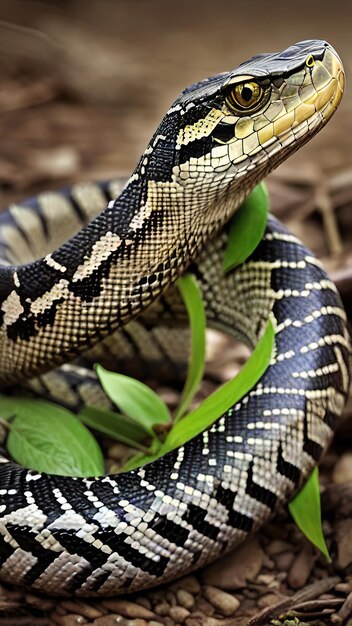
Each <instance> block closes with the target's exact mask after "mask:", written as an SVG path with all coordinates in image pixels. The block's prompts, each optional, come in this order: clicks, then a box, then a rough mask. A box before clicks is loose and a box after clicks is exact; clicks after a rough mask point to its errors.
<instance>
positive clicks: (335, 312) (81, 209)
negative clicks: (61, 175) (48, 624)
mask: <svg viewBox="0 0 352 626" xmlns="http://www.w3.org/2000/svg"><path fill="white" fill-rule="evenodd" d="M343 90H344V70H343V66H342V62H341V60H340V58H339V56H338V54H337V53H336V52H335V50H334V49H333V48H332V47H331V45H329V44H328V43H327V42H325V41H320V40H309V41H303V42H299V43H297V44H294V45H292V46H290V47H288V48H287V49H285V50H284V51H281V52H278V53H266V54H260V55H258V56H254V57H252V58H251V59H249V60H248V61H246V62H244V63H242V64H240V65H239V66H238V67H236V68H235V69H234V70H232V71H228V72H224V73H221V74H217V75H215V76H213V77H211V78H207V79H206V80H202V81H200V82H198V83H195V84H194V85H192V86H190V87H188V88H187V89H185V90H184V91H183V92H182V93H181V95H180V96H178V97H177V99H176V100H175V102H174V103H173V104H172V106H171V107H170V108H169V110H168V112H167V113H166V115H165V117H164V118H163V119H162V121H161V123H160V125H159V127H158V128H157V130H156V132H155V133H154V135H153V137H152V139H151V141H150V142H149V144H148V146H147V148H146V150H145V151H144V153H143V154H142V156H141V158H140V160H139V162H138V164H137V166H136V169H135V170H134V172H133V173H132V175H131V176H130V177H129V178H128V180H127V181H125V182H124V183H123V184H121V182H120V181H118V180H116V181H105V182H102V183H88V182H87V183H81V184H76V185H73V186H72V187H70V188H66V189H63V190H61V191H52V192H43V193H40V194H39V195H38V196H36V197H35V198H31V199H29V200H25V201H23V202H21V203H18V204H14V205H12V206H10V207H9V208H8V209H6V210H5V211H4V212H3V213H2V214H1V215H0V259H1V265H0V345H1V349H0V382H1V386H2V388H3V389H4V391H5V392H6V391H7V390H8V389H10V390H11V389H13V388H17V386H18V385H20V386H24V387H26V386H29V387H31V388H32V389H37V390H38V391H43V390H46V391H47V392H49V390H50V388H52V387H55V384H54V385H53V382H54V383H55V382H56V383H57V385H58V387H57V391H56V395H57V396H58V397H61V400H62V401H66V402H67V403H70V402H71V403H72V405H74V404H77V402H81V403H89V393H88V391H87V389H89V380H88V381H85V380H84V376H83V374H84V371H85V368H84V367H83V366H82V362H81V367H78V366H77V370H75V367H76V366H75V365H74V364H72V363H71V362H72V361H73V362H74V359H76V360H77V359H78V362H79V359H80V358H83V359H84V358H85V357H84V355H86V354H88V355H89V354H93V355H94V354H97V353H98V354H100V356H101V357H102V358H103V357H104V355H106V354H107V353H108V354H109V356H111V355H115V356H116V359H117V361H123V359H124V357H125V356H126V355H127V357H128V358H129V359H130V360H132V361H133V359H134V358H135V357H136V356H137V354H138V353H141V355H142V357H143V358H144V359H145V360H146V362H148V360H149V362H150V363H153V359H154V361H155V363H156V362H157V361H158V360H161V361H162V360H163V359H164V360H165V361H166V360H167V359H168V358H169V359H170V360H172V354H170V353H172V351H173V348H172V345H173V344H172V341H171V336H172V332H173V331H174V332H175V333H176V337H177V333H178V332H180V333H181V332H182V325H183V324H184V320H185V310H184V304H183V303H182V301H181V300H180V297H179V295H178V292H177V288H176V287H175V282H176V280H177V278H178V277H179V276H180V275H181V274H183V273H184V272H186V271H187V272H189V273H190V274H191V275H193V277H194V279H195V280H196V281H197V283H198V285H199V288H200V290H201V293H202V298H203V301H204V306H205V310H206V315H207V324H208V326H209V327H210V328H211V327H213V328H217V329H220V330H221V331H222V332H224V333H226V334H228V335H230V336H234V337H237V338H240V339H241V340H242V341H244V342H245V343H246V344H247V345H248V346H249V347H250V348H251V349H253V348H254V347H255V345H256V344H257V342H258V340H259V339H260V337H261V336H262V335H263V332H264V330H265V328H266V325H267V322H268V319H269V317H270V318H271V319H272V320H273V323H274V326H275V341H274V344H275V345H274V350H273V353H272V356H271V360H270V364H269V366H268V368H267V369H266V371H265V373H264V374H263V375H262V376H261V377H260V379H259V381H258V382H257V383H256V384H255V385H254V386H253V388H252V389H251V390H250V391H249V392H248V393H247V394H246V395H244V396H243V397H242V398H241V399H240V400H237V401H236V402H234V403H233V405H232V406H231V408H230V409H229V410H227V411H226V412H225V413H224V414H223V415H221V416H220V417H219V418H218V419H217V421H216V422H214V423H213V424H212V426H211V427H209V428H207V429H206V430H204V432H202V433H201V434H200V435H198V436H196V437H194V438H193V439H191V440H190V441H188V442H187V443H185V444H184V445H182V446H181V447H179V448H177V449H176V450H174V451H172V452H170V453H168V454H167V455H165V456H164V457H161V458H159V459H157V460H155V461H153V462H151V463H149V464H147V465H145V466H144V467H140V468H138V469H135V470H132V471H129V472H126V473H121V474H108V475H105V476H100V477H91V478H80V477H69V476H58V475H51V474H45V473H40V472H38V471H36V470H33V469H27V468H24V467H21V466H20V465H18V464H16V463H15V462H14V461H13V460H12V459H11V458H9V455H8V453H6V451H2V452H1V457H0V577H1V579H2V580H4V581H6V582H8V583H12V584H15V585H22V586H25V587H27V588H32V589H33V590H37V591H41V592H44V593H47V594H54V595H62V596H65V595H67V596H69V595H78V596H109V595H115V594H124V593H130V592H136V591H139V590H143V589H147V588H149V587H153V586H156V585H159V584H161V583H166V582H168V581H170V580H173V579H175V578H177V577H180V576H182V575H184V574H186V573H188V572H191V571H194V570H196V569H199V568H201V567H204V566H205V565H206V564H208V563H210V562H212V561H214V560H215V559H217V558H219V557H220V556H221V555H223V554H225V553H226V552H228V551H229V550H231V549H233V548H234V547H235V546H237V545H238V544H240V543H241V542H243V541H244V540H245V539H246V537H247V536H248V535H249V534H251V533H254V532H256V531H257V530H258V529H259V528H260V527H261V526H262V525H263V524H264V523H265V522H266V521H267V520H268V519H270V517H272V516H273V515H274V513H275V511H277V509H278V508H279V507H280V506H282V505H285V504H287V502H288V501H290V499H292V497H293V495H294V494H295V493H296V492H297V490H298V489H299V488H300V487H301V486H302V485H303V484H304V483H305V481H306V480H307V478H308V476H309V475H310V473H311V472H312V470H313V468H314V467H315V465H316V464H317V463H318V461H319V459H320V458H321V456H322V454H323V453H324V451H325V450H326V448H327V446H328V445H329V443H330V442H331V439H332V436H333V433H334V430H335V428H336V425H337V423H338V420H339V417H340V415H341V413H342V410H343V408H344V404H345V401H346V397H347V394H348V388H349V381H350V354H351V345H350V338H349V333H348V327H347V321H346V315H345V312H344V309H343V306H342V303H341V300H340V298H339V295H338V292H337V289H336V287H335V285H334V284H333V283H332V282H331V280H330V279H329V278H328V276H327V274H326V272H325V271H324V269H323V267H322V265H321V263H320V262H319V261H318V260H317V259H316V258H315V257H314V255H313V253H312V252H311V251H310V250H308V249H307V248H306V247H305V246H304V245H303V244H302V243H301V242H300V241H299V240H298V239H297V238H296V237H295V236H294V235H293V234H291V233H290V232H289V231H288V230H287V229H286V227H285V226H283V225H282V224H281V223H280V222H279V221H278V220H277V219H276V218H275V217H273V216H269V219H268V223H267V226H266V230H265V233H264V236H263V238H262V240H261V242H260V244H259V245H258V247H257V248H256V250H255V251H254V252H253V253H252V254H251V255H250V257H249V258H248V259H247V260H246V261H245V262H244V263H242V264H241V265H239V266H238V267H237V268H235V269H234V270H232V271H230V272H228V273H226V274H224V272H223V271H222V260H223V255H224V251H225V249H226V246H227V242H228V238H229V220H230V218H231V217H232V215H233V214H234V212H235V211H236V210H237V209H238V207H240V206H241V203H242V202H243V200H244V199H245V198H246V197H247V196H248V195H249V194H250V192H251V191H252V190H253V189H254V187H255V186H256V185H257V184H258V183H259V182H260V181H261V180H262V179H263V178H264V177H265V176H266V175H267V174H268V173H269V172H270V171H271V170H272V169H273V168H275V167H277V166H278V165H279V164H280V163H282V161H284V160H285V159H286V158H287V157H288V156H290V155H291V154H292V153H293V152H295V151H296V150H297V149H298V148H300V147H301V146H303V144H305V143H306V142H307V141H308V140H309V139H311V138H312V137H313V136H314V135H316V133H317V132H318V131H319V130H320V129H321V128H322V127H323V126H324V125H325V124H326V122H327V121H328V120H329V119H330V118H331V116H332V115H333V113H334V112H335V110H336V109H337V107H338V105H339V102H340V100H341V97H342V94H343ZM251 228H253V229H255V228H256V224H255V223H253V224H251ZM178 324H179V326H180V328H179V331H178V330H177V328H178V326H177V325H178ZM174 325H175V326H174ZM158 329H159V330H158ZM162 330H163V331H164V332H162ZM97 351H98V352H97ZM99 351H100V352H99ZM127 357H126V358H127ZM87 358H88V357H87ZM75 372H76V373H75ZM74 376H76V379H75V380H76V383H75V384H73V379H74ZM70 377H71V378H70ZM80 377H81V378H80ZM79 379H80V382H79ZM50 381H51V384H50ZM59 381H61V383H60V382H59ZM77 381H78V382H77ZM60 385H61V386H60ZM93 386H94V385H93ZM82 390H85V391H82ZM52 393H54V394H55V391H54V392H52ZM48 420H50V415H48ZM48 423H49V422H48Z"/></svg>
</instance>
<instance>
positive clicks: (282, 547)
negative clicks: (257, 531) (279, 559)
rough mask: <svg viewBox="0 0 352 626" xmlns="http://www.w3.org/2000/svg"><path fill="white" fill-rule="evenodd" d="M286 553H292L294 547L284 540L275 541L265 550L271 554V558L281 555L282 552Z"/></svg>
mask: <svg viewBox="0 0 352 626" xmlns="http://www.w3.org/2000/svg"><path fill="white" fill-rule="evenodd" d="M286 551H292V546H291V544H290V543H287V541H283V540H282V539H274V540H273V541H271V542H270V543H269V545H268V546H267V547H266V548H265V552H266V553H267V554H269V556H274V555H276V554H281V552H286Z"/></svg>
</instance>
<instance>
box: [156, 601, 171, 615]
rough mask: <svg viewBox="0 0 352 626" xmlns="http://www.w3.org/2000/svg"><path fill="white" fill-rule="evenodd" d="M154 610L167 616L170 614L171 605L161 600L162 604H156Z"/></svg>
mask: <svg viewBox="0 0 352 626" xmlns="http://www.w3.org/2000/svg"><path fill="white" fill-rule="evenodd" d="M154 611H155V613H156V614H157V615H160V616H161V617H165V616H166V615H169V611H170V605H169V604H167V603H166V602H160V604H156V605H155V607H154Z"/></svg>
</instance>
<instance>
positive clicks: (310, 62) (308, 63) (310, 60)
mask: <svg viewBox="0 0 352 626" xmlns="http://www.w3.org/2000/svg"><path fill="white" fill-rule="evenodd" d="M314 64H315V60H314V57H313V55H312V54H310V55H309V57H307V59H306V66H307V67H313V65H314Z"/></svg>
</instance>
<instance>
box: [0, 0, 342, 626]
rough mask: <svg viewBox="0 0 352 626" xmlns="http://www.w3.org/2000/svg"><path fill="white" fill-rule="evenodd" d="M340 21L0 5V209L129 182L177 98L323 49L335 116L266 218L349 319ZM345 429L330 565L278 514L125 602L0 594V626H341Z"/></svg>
mask: <svg viewBox="0 0 352 626" xmlns="http://www.w3.org/2000/svg"><path fill="white" fill-rule="evenodd" d="M351 18H352V5H351V6H348V3H346V2H344V1H342V0H335V2H334V3H333V4H332V3H327V2H324V0H320V2H318V1H317V0H311V1H310V2H309V3H308V2H302V1H301V0H298V1H296V2H292V3H286V4H283V3H281V4H278V3H277V2H274V1H272V0H266V2H259V1H258V2H254V1H247V2H241V3H240V2H236V1H234V0H227V1H222V0H220V1H219V2H215V1H214V0H212V1H210V0H202V1H201V0H194V1H192V0H188V1H186V0H178V1H177V2H174V3H172V2H168V1H162V0H115V1H113V0H110V1H106V0H102V1H99V2H98V1H97V0H96V1H93V0H86V1H83V0H82V1H69V0H61V1H60V0H57V1H54V0H52V1H49V0H47V1H37V2H32V1H31V0H22V1H20V0H0V20H1V22H0V53H1V64H0V128H1V142H0V196H1V204H2V205H3V206H6V205H7V204H8V203H9V202H12V201H14V200H17V199H20V198H23V197H25V196H28V195H33V194H35V193H37V192H38V191H39V190H43V189H52V188H58V187H60V186H63V185H65V184H67V183H70V182H77V181H80V180H92V179H93V180H94V179H95V180H96V179H100V178H104V179H106V178H109V177H116V176H117V175H120V174H128V173H129V172H130V171H131V169H132V168H133V167H134V165H135V163H136V160H137V158H138V157H139V155H140V153H141V152H142V150H143V149H144V147H145V144H146V143H147V141H148V139H149V137H150V135H151V133H152V132H153V130H154V129H155V127H156V126H157V124H158V121H159V120H160V119H161V117H162V115H163V113H164V112H165V110H166V109H167V108H168V106H169V105H170V103H171V101H172V100H173V99H174V98H175V97H176V96H177V94H178V93H179V92H180V90H181V89H182V88H184V87H185V86H186V85H187V84H189V83H191V82H195V81H197V80H198V79H200V78H203V77H205V76H208V75H211V74H213V73H217V72H219V71H224V70H226V69H230V68H232V67H235V66H236V65H237V64H238V63H239V62H240V61H242V60H244V59H246V58H248V57H250V56H251V55H253V54H256V53H258V52H263V51H271V50H278V49H282V48H284V47H286V46H288V45H290V44H291V43H293V42H295V41H299V40H302V39H308V38H309V39H311V38H324V39H327V40H328V41H329V42H330V43H332V44H333V45H334V46H335V47H336V49H337V51H338V52H339V53H340V55H341V57H342V59H343V62H344V65H345V69H346V74H347V88H346V94H345V96H344V100H343V103H342V105H341V107H340V109H339V111H338V113H337V114H336V116H335V117H334V118H333V120H332V121H331V122H330V123H329V125H328V127H327V128H326V129H324V131H323V132H322V133H321V134H320V135H319V136H318V137H317V138H315V139H314V140H313V141H312V142H311V143H310V144H309V145H307V146H306V147H305V148H304V149H303V150H302V151H300V152H299V153H297V154H296V155H294V156H293V157H292V158H291V159H290V160H289V162H287V163H285V164H283V165H282V166H281V167H280V168H279V169H278V170H277V171H276V172H274V173H273V174H272V175H270V177H269V181H268V185H269V189H270V193H271V205H272V210H273V212H275V213H276V214H277V215H278V216H279V217H280V218H281V219H283V220H284V221H285V222H286V223H287V224H288V225H289V227H290V228H291V229H292V230H293V231H294V232H295V233H296V234H297V235H299V236H300V237H301V238H302V239H303V240H304V241H305V243H307V244H308V245H309V246H310V247H311V248H313V250H314V252H315V253H316V254H317V255H318V256H319V257H320V258H322V260H323V261H324V263H325V265H326V267H327V268H328V270H329V272H330V273H331V275H332V276H333V278H334V279H335V280H336V282H337V285H338V287H339V288H340V290H341V294H342V296H343V298H344V301H345V303H346V307H347V309H348V311H349V312H350V313H351V316H352V222H351V209H352V117H351V114H352V81H350V80H349V79H350V77H351V75H352V48H351V45H350V36H351ZM221 351H222V352H223V353H224V354H225V356H224V357H223V361H222V362H221V364H220V361H219V360H217V357H216V356H215V357H214V358H213V361H212V363H211V367H212V369H213V371H214V368H215V369H216V368H217V371H218V373H219V380H221V377H222V376H225V374H224V372H225V371H228V367H229V364H231V363H232V361H233V359H234V357H235V356H236V353H235V352H234V351H233V349H232V348H230V347H228V348H226V346H221ZM238 354H239V353H238V352H237V356H238ZM226 368H227V370H226ZM204 390H206V384H205V388H204ZM164 391H165V390H164ZM169 391H170V390H169ZM166 395H167V394H166ZM351 423H352V422H351V407H347V409H346V412H345V415H344V419H343V420H342V421H341V425H340V428H339V431H338V433H337V436H336V439H335V442H334V445H333V446H332V448H331V450H330V451H329V453H328V454H327V455H326V457H325V459H324V461H323V463H322V466H321V484H322V489H323V491H324V493H323V516H324V530H325V535H326V538H327V543H328V546H329V549H330V554H331V556H332V563H330V564H327V563H326V562H325V561H324V559H323V557H321V556H319V555H318V554H317V553H316V551H315V550H314V549H313V548H312V547H311V546H310V545H309V544H308V543H307V541H306V540H305V539H304V538H303V537H302V535H301V534H300V533H299V531H298V530H297V529H296V528H295V526H294V524H293V523H292V521H290V519H289V517H288V514H287V512H286V511H282V512H281V513H280V515H279V516H278V517H277V518H276V519H275V520H274V521H273V522H272V523H271V524H269V525H268V526H267V527H266V528H265V529H264V530H263V531H262V532H261V533H260V534H259V536H258V537H255V538H251V539H249V541H248V542H247V543H246V544H245V546H244V547H242V548H240V549H239V552H238V551H237V552H235V553H232V554H231V555H229V556H228V557H226V558H224V559H222V560H220V561H219V562H218V563H216V564H215V565H213V566H210V567H209V568H207V569H206V570H205V571H203V572H200V573H198V574H197V575H195V576H190V577H187V578H185V579H182V580H181V581H178V582H176V583H174V584H171V585H169V586H167V587H166V588H162V589H158V590H153V591H150V592H146V593H143V594H139V595H137V596H133V597H130V598H124V599H110V600H105V601H84V602H83V601H75V600H60V601H57V600H56V599H50V598H49V599H46V598H43V597H40V596H38V595H36V594H31V593H29V592H25V591H22V590H17V589H13V588H10V587H9V586H7V585H5V584H4V585H2V586H0V626H1V624H4V625H5V624H6V625H9V626H10V625H11V624H16V625H20V624H22V625H25V624H26V625H27V624H28V626H32V625H33V626H35V625H38V626H39V625H50V626H53V625H54V624H57V625H60V626H73V625H76V624H77V626H78V625H81V624H95V626H112V625H117V624H118V625H119V626H147V624H148V625H149V626H157V625H158V624H165V625H166V626H173V625H175V624H185V625H186V626H201V625H203V624H204V626H245V625H247V624H248V625H249V626H259V625H262V624H263V625H264V624H269V623H273V624H281V623H286V624H287V625H288V626H289V625H290V626H291V625H293V624H299V623H301V624H304V623H309V624H315V625H316V626H319V625H320V624H352V541H351V538H352V504H351V502H352V499H351V495H352V482H350V481H352V427H351ZM115 452H116V450H115ZM111 455H112V456H113V453H111ZM287 615H289V616H290V617H285V616H287ZM272 620H280V621H279V622H278V621H276V622H275V621H273V622H272ZM285 620H286V621H285Z"/></svg>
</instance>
